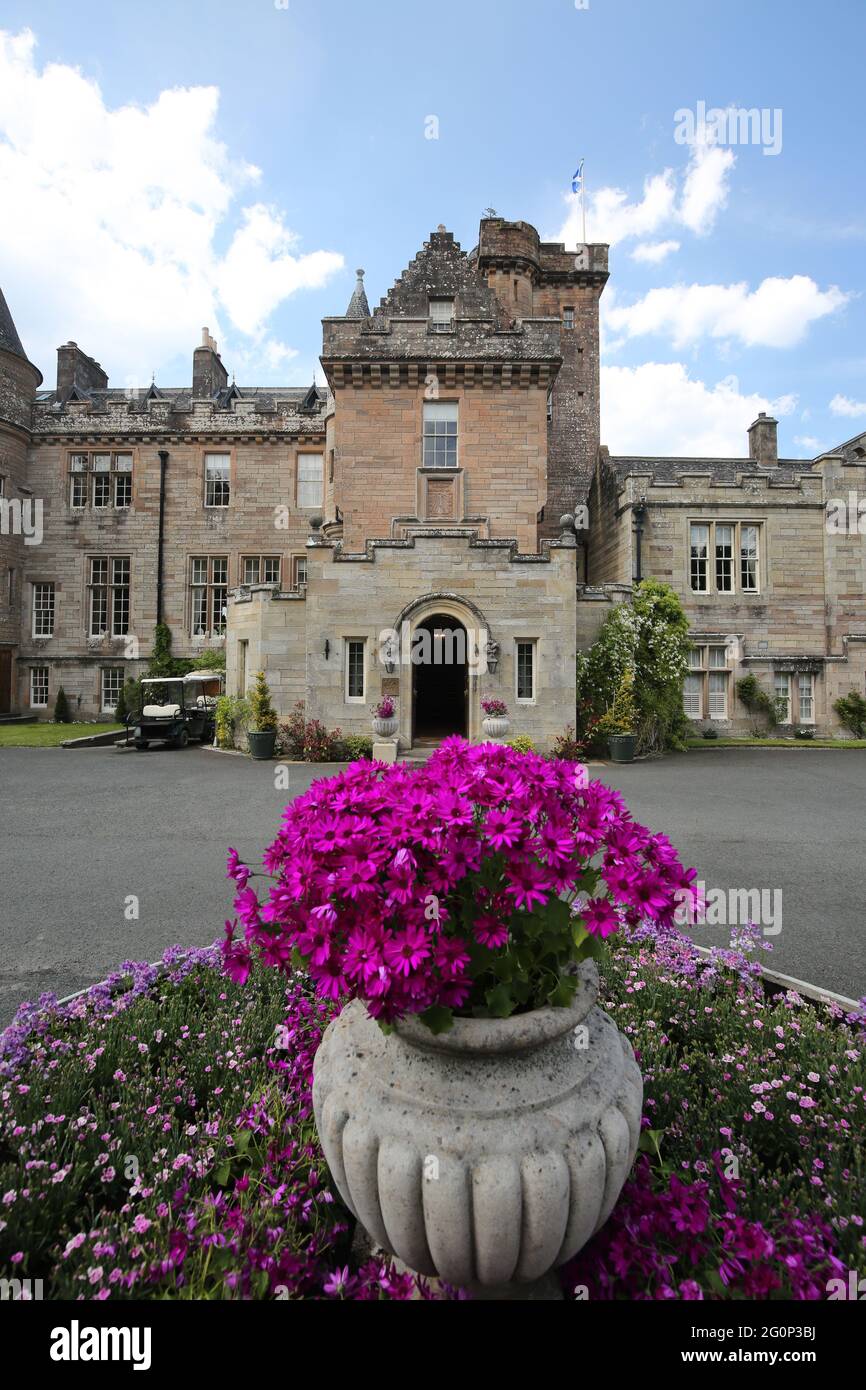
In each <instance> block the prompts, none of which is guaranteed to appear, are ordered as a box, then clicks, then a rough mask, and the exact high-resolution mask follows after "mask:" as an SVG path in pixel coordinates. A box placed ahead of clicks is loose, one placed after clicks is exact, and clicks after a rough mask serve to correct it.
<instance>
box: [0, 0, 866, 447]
mask: <svg viewBox="0 0 866 1390" xmlns="http://www.w3.org/2000/svg"><path fill="white" fill-rule="evenodd" d="M582 4H583V0H580V4H579V5H575V3H574V0H533V3H518V2H517V0H460V2H459V3H458V0H439V3H437V4H436V5H435V6H426V5H422V4H420V3H417V0H371V3H370V4H369V5H360V4H357V3H350V0H318V3H316V2H315V0H288V4H287V6H286V7H283V6H282V4H281V3H279V0H278V3H277V4H275V3H274V0H245V3H243V4H242V5H238V4H228V3H223V0H211V3H199V0H187V3H185V4H183V5H182V6H181V5H176V4H174V5H172V4H166V3H162V0H152V3H149V4H148V5H147V6H146V7H142V6H138V5H133V4H129V3H123V4H118V3H111V4H109V3H100V4H96V3H88V0H79V2H78V3H77V4H76V5H75V6H74V7H71V6H69V5H67V4H61V3H53V0H42V3H40V5H39V6H38V7H34V6H33V4H32V0H30V3H18V2H17V0H11V2H10V0H4V4H3V7H2V11H0V30H2V31H3V38H2V40H0V203H2V205H3V206H4V207H8V206H11V207H13V208H14V209H15V213H14V215H13V216H12V217H11V218H7V217H5V216H4V217H3V218H2V219H0V284H2V286H3V288H4V290H5V293H6V296H7V299H8V300H9V303H10V306H11V308H12V310H13V313H14V315H15V319H16V322H17V325H18V328H19V331H20V332H21V335H22V338H23V339H24V341H25V345H26V347H27V349H28V351H29V352H30V355H31V356H32V357H33V358H34V359H35V360H36V361H37V364H38V365H39V366H40V367H41V368H42V370H43V372H44V374H45V376H46V380H47V382H48V383H50V382H51V380H52V377H53V372H54V360H53V355H54V349H55V347H56V345H57V343H59V342H62V341H66V340H67V339H68V338H74V339H76V340H77V341H78V342H79V343H80V344H81V346H82V347H84V348H85V350H86V351H88V352H90V353H92V354H93V355H94V356H95V357H97V358H99V360H100V361H102V363H103V365H104V366H105V367H106V368H107V369H108V371H109V373H110V376H111V379H112V383H113V384H117V385H131V384H133V383H141V382H142V381H147V380H149V379H150V374H151V371H154V372H155V373H156V379H157V382H158V383H159V382H162V383H163V384H166V385H182V384H185V383H186V382H187V381H188V380H189V378H190V373H191V365H190V357H191V352H192V348H193V347H194V345H195V343H196V342H197V341H198V338H199V335H200V330H201V327H202V325H204V324H207V325H208V326H209V327H210V329H211V331H212V332H214V333H215V335H216V336H217V337H218V338H219V340H220V346H221V349H222V350H223V355H224V358H225V360H226V363H227V365H228V366H229V368H230V369H233V370H234V371H236V373H237V378H238V381H239V382H240V383H241V384H242V385H243V384H275V383H286V384H301V383H306V382H307V381H309V380H310V378H311V376H312V373H313V370H314V368H315V365H316V358H317V354H318V350H319V345H320V333H321V329H320V322H319V321H320V319H321V318H322V316H323V315H326V314H329V313H342V312H343V311H344V309H345V306H346V304H347V302H348V299H349V296H350V294H351V291H352V287H353V283H354V269H355V267H356V266H364V267H365V269H366V272H367V286H368V293H369V295H370V299H371V302H376V301H377V300H378V299H379V297H380V296H381V295H382V294H384V293H385V292H386V290H387V289H388V287H389V286H390V284H391V283H392V282H393V280H394V279H395V278H396V277H397V275H398V274H399V273H400V271H401V270H402V269H403V267H404V266H405V264H406V263H407V262H408V261H409V260H410V259H411V257H412V256H413V255H414V253H415V251H416V250H417V248H418V247H419V246H420V244H421V242H422V241H423V240H424V239H425V238H426V236H427V235H428V233H429V232H430V231H431V230H433V229H434V228H435V227H436V225H437V224H438V223H440V222H443V223H445V224H446V225H447V226H448V227H449V229H451V230H453V231H454V233H455V235H456V236H457V237H458V239H459V240H460V241H461V243H462V244H463V246H464V248H465V249H467V250H468V249H469V248H471V247H472V246H473V245H474V244H475V240H476V238H477V231H478V219H479V217H480V215H481V214H482V212H483V210H484V209H485V208H486V207H488V206H493V207H495V208H496V209H497V211H498V212H500V213H501V214H503V215H505V216H507V217H511V218H523V219H525V220H527V221H530V222H533V223H534V224H535V225H536V226H537V227H538V228H539V230H540V231H541V232H542V234H543V235H544V236H546V237H550V238H552V239H561V238H563V237H564V238H565V239H566V240H567V241H570V242H571V243H572V244H573V243H574V241H575V240H576V239H579V237H580V234H581V233H580V218H579V214H578V212H577V208H576V205H575V200H574V199H573V198H572V196H571V193H570V185H571V177H572V174H573V172H574V169H575V166H576V164H577V162H578V160H579V159H580V158H582V157H583V158H585V159H586V166H585V172H586V179H587V197H588V212H589V224H590V225H589V235H590V238H591V239H597V240H611V242H612V248H611V270H612V274H611V280H610V283H609V285H608V288H607V290H606V292H605V296H604V301H603V305H604V315H603V341H604V356H603V373H604V374H603V430H602V433H603V438H604V440H605V442H606V443H608V444H609V446H610V447H611V448H612V450H613V451H614V452H623V453H624V452H646V453H649V454H652V453H661V452H665V451H671V452H675V453H693V452H694V453H711V452H715V451H717V450H719V451H724V452H733V453H742V452H744V449H745V431H746V427H747V426H748V424H749V423H750V421H751V419H752V418H753V417H754V414H755V413H756V412H757V410H758V409H765V408H768V407H769V408H771V409H774V410H776V412H777V413H778V415H779V419H780V447H781V450H782V452H784V453H785V454H792V455H802V456H811V455H814V454H815V453H817V452H818V451H819V450H820V449H823V448H827V447H830V446H831V445H833V444H834V443H838V442H840V441H842V440H845V439H848V438H850V437H851V436H853V435H854V434H856V433H858V432H859V431H861V430H864V429H866V345H864V313H866V309H864V299H863V289H864V286H863V265H864V252H866V181H864V177H863V174H864V160H863V144H862V134H861V114H860V110H859V107H860V95H861V92H862V55H863V53H864V51H866V5H864V4H863V3H862V0H825V3H823V4H822V5H820V6H819V5H817V4H814V3H807V2H806V0H787V2H786V0H727V3H725V4H724V5H719V4H718V3H706V2H705V0H658V3H649V0H589V7H588V8H585V7H581V6H582ZM699 102H703V103H705V107H706V108H708V109H713V108H719V109H727V108H729V107H735V108H736V107H742V108H757V109H759V110H761V109H766V110H767V112H768V118H772V119H773V121H774V123H775V124H774V129H775V130H776V131H777V132H778V130H779V125H778V118H776V117H772V113H773V112H775V111H777V110H778V111H781V113H782V114H781V127H780V129H781V149H780V151H779V153H777V154H775V155H767V154H764V153H763V150H762V147H761V146H760V145H752V144H731V143H729V142H728V138H727V136H726V135H725V134H724V132H723V133H722V138H721V139H718V138H717V139H715V140H714V139H713V138H712V132H710V134H709V138H707V137H706V134H705V138H704V139H703V140H701V139H700V137H698V138H697V140H696V141H695V142H694V143H692V144H691V145H689V144H681V143H677V141H676V140H675V138H674V136H675V128H676V120H675V113H677V112H678V111H681V110H690V111H693V112H696V111H697V104H698V103H699ZM432 116H435V117H436V119H437V121H438V138H436V139H429V138H426V137H427V135H429V134H430V132H431V124H430V120H429V118H430V117H432ZM768 129H769V127H768ZM716 133H717V134H718V132H716ZM636 256H637V257H640V259H637V258H636ZM320 379H321V374H320Z"/></svg>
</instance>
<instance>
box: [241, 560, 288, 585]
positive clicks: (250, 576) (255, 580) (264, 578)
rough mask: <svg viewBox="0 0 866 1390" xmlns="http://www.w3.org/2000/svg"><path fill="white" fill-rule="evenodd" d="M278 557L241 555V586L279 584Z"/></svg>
mask: <svg viewBox="0 0 866 1390" xmlns="http://www.w3.org/2000/svg"><path fill="white" fill-rule="evenodd" d="M279 582H280V557H279V555H243V556H242V557H241V583H242V584H279Z"/></svg>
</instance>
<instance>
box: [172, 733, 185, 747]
mask: <svg viewBox="0 0 866 1390" xmlns="http://www.w3.org/2000/svg"><path fill="white" fill-rule="evenodd" d="M173 743H174V746H175V748H186V745H187V744H188V743H189V731H188V730H187V729H181V731H180V733H179V734H177V735H176V736H175V738H174V739H173Z"/></svg>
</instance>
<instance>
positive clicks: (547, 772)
mask: <svg viewBox="0 0 866 1390" xmlns="http://www.w3.org/2000/svg"><path fill="white" fill-rule="evenodd" d="M263 863H264V866H265V870H266V872H267V873H269V874H270V875H271V876H272V879H273V884H272V887H271V888H270V891H269V892H268V894H267V895H266V898H265V901H264V902H263V903H260V902H259V899H258V897H257V895H256V894H255V893H254V892H253V891H252V889H251V888H250V887H249V886H248V882H247V879H248V875H247V874H246V871H245V870H244V869H243V866H241V865H240V863H239V861H238V859H237V856H236V855H235V854H232V855H230V857H229V865H230V871H231V872H232V873H233V874H236V875H237V883H238V890H239V891H238V894H237V899H236V904H235V910H236V913H237V917H238V921H239V922H240V923H241V925H242V927H243V930H244V942H243V945H241V944H240V943H236V942H234V941H233V940H231V939H230V940H229V941H228V942H227V944H226V946H225V947H224V948H223V950H224V956H225V963H226V969H227V970H228V971H229V973H233V974H234V975H235V976H236V977H237V978H239V979H240V978H246V976H247V975H248V973H249V968H250V959H251V957H252V958H255V957H256V956H258V958H259V959H261V960H262V961H263V962H264V963H265V964H267V965H271V966H274V967H275V968H277V969H280V970H283V971H285V972H286V973H289V972H290V971H291V969H292V961H293V960H295V961H296V960H297V959H298V957H300V958H301V959H302V960H303V962H304V964H305V965H306V968H307V969H308V970H309V973H310V976H311V978H312V979H313V981H314V982H315V987H316V989H317V991H318V992H319V994H321V995H322V996H323V997H325V998H327V999H337V998H343V997H349V998H360V999H363V1000H364V1001H365V1002H366V1004H367V1008H368V1011H369V1012H370V1014H371V1015H372V1016H373V1017H375V1018H378V1019H381V1020H382V1021H383V1022H389V1023H390V1022H393V1021H395V1020H397V1019H399V1018H401V1017H403V1016H404V1015H405V1014H407V1013H416V1014H417V1013H423V1012H425V1011H426V1010H428V1009H430V1008H431V1007H433V1006H434V1005H437V1006H439V1007H440V1009H442V1008H444V1009H452V1010H453V1009H464V1008H465V1009H474V1010H475V1011H476V1012H477V1011H479V1010H480V1011H481V1012H482V1013H483V1012H484V1010H485V1008H486V999H487V995H488V994H489V992H490V990H491V989H492V988H493V987H495V986H496V985H497V984H498V983H500V982H502V981H509V982H511V981H513V982H514V987H515V993H514V995H513V997H512V998H511V1001H510V1002H511V1006H512V1008H513V1009H523V1008H536V1007H539V1005H540V1004H542V1003H543V1002H545V1001H546V1000H547V999H548V998H549V995H550V992H551V973H552V969H553V970H554V973H555V969H556V968H558V969H559V970H561V971H565V970H566V969H569V968H571V966H573V964H574V962H575V960H578V959H581V958H582V956H583V955H584V954H586V952H585V950H584V947H583V945H582V944H578V943H576V942H575V939H574V934H573V921H572V918H571V916H570V915H569V912H568V911H567V910H566V912H565V913H564V914H563V911H562V909H563V905H564V904H563V903H561V902H560V899H561V898H563V899H565V905H568V904H573V903H574V902H575V900H576V899H577V898H578V896H579V895H583V893H584V890H585V883H586V878H587V875H589V874H591V875H592V881H593V882H596V880H597V876H598V873H599V872H600V873H601V883H599V885H598V888H597V889H596V891H595V895H594V897H593V898H592V901H591V903H590V905H589V907H588V908H587V909H586V914H585V919H586V922H587V929H588V931H589V932H590V934H591V935H592V936H594V937H596V938H600V939H604V938H606V937H608V936H610V935H611V934H612V933H614V932H616V931H617V930H618V929H619V927H620V925H621V919H622V916H623V915H625V917H626V920H628V921H630V922H632V923H634V924H636V923H638V922H640V921H642V920H644V919H646V920H650V921H653V922H658V923H660V924H664V923H666V922H668V921H672V920H673V917H674V913H675V910H676V906H677V901H678V899H677V892H678V889H680V888H682V886H683V884H689V883H690V882H691V881H692V880H691V878H690V877H689V876H688V875H687V874H686V870H685V869H684V867H683V865H682V864H681V863H680V861H679V859H678V858H677V856H676V853H675V851H674V850H673V848H672V847H671V845H670V844H669V842H668V841H667V840H665V839H664V837H663V836H655V835H652V834H651V833H650V831H649V830H647V829H645V828H644V827H643V826H640V825H638V824H636V822H635V821H633V820H632V818H631V817H630V815H629V813H628V810H627V809H626V806H625V803H624V802H623V799H622V797H621V795H620V793H619V792H617V791H614V790H613V789H612V788H609V787H606V786H604V785H603V784H602V783H600V782H590V781H589V780H588V778H587V777H586V776H585V775H583V770H582V769H581V768H580V767H579V766H577V765H576V764H574V763H566V762H556V761H554V760H548V759H546V758H543V757H541V756H540V755H538V754H534V753H527V754H522V753H518V752H517V751H516V750H515V749H512V748H508V747H504V746H500V745H494V744H483V745H479V746H475V747H472V746H470V745H469V744H468V743H466V742H465V741H464V740H463V739H459V738H449V739H446V740H445V742H444V743H443V744H442V745H441V746H440V748H439V749H438V750H437V752H436V753H435V754H434V756H433V757H432V758H431V759H430V761H429V762H428V763H427V764H426V766H424V767H423V768H410V767H407V766H406V765H404V764H395V765H391V766H382V765H374V764H369V763H367V764H364V763H356V764H353V765H352V767H350V768H349V769H348V770H347V771H346V772H343V773H341V774H340V775H339V776H337V777H333V778H329V779H327V780H325V781H320V782H316V783H314V784H313V786H311V787H310V788H309V790H308V791H306V792H305V793H303V794H302V795H301V796H299V797H297V798H296V800H294V801H293V802H292V803H291V804H290V805H289V806H287V807H286V810H285V812H284V814H283V817H282V824H281V827H280V831H279V834H278V836H277V838H276V840H275V841H274V843H273V844H272V845H270V846H269V847H268V849H267V850H266V851H265V854H264V856H263ZM618 905H621V908H622V911H620V910H618ZM502 956H507V957H509V959H508V961H507V962H505V963H504V965H503V962H501V961H500V959H499V958H500V957H502ZM498 994H499V998H498V1002H497V1008H501V1006H502V989H499V991H498ZM506 1006H507V1001H506Z"/></svg>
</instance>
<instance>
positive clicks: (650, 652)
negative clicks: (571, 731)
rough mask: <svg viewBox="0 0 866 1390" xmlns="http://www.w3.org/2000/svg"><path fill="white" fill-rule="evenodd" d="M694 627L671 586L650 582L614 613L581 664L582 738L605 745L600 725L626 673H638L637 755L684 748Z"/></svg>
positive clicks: (579, 726)
mask: <svg viewBox="0 0 866 1390" xmlns="http://www.w3.org/2000/svg"><path fill="white" fill-rule="evenodd" d="M688 631H689V621H688V618H687V617H686V615H685V612H684V611H683V606H682V604H681V603H680V600H679V598H678V597H677V595H676V593H675V592H674V590H673V589H672V588H671V587H670V585H668V584H661V583H659V582H658V581H657V580H654V579H645V580H644V581H643V582H642V583H641V584H638V585H636V586H635V590H634V597H633V601H632V603H626V604H620V605H619V607H617V608H615V609H614V610H613V612H612V613H609V614H608V616H607V618H606V619H605V621H604V623H603V624H602V627H601V631H600V632H599V635H598V638H597V640H596V641H595V642H594V643H593V645H592V646H591V647H590V648H589V650H588V651H586V652H581V653H580V654H579V656H578V659H577V734H578V737H579V738H581V739H584V740H587V741H591V743H593V744H595V745H600V744H601V743H602V739H603V732H604V731H603V730H600V722H599V721H600V720H601V719H602V718H603V716H604V715H606V714H607V713H608V711H609V710H610V709H611V707H612V705H613V703H614V701H615V699H616V696H617V692H618V690H619V687H620V683H621V681H622V677H623V673H624V672H625V671H626V670H631V671H632V672H633V673H634V698H635V709H636V727H635V730H634V731H635V733H636V734H637V751H638V753H649V752H658V751H661V750H662V749H664V748H682V747H684V746H685V743H684V739H685V734H686V731H687V729H688V727H689V724H688V720H687V718H686V714H685V711H684V709H683V683H684V681H685V677H686V673H687V671H688V653H689V650H690V648H691V645H692V644H691V642H690V640H689V635H688Z"/></svg>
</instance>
